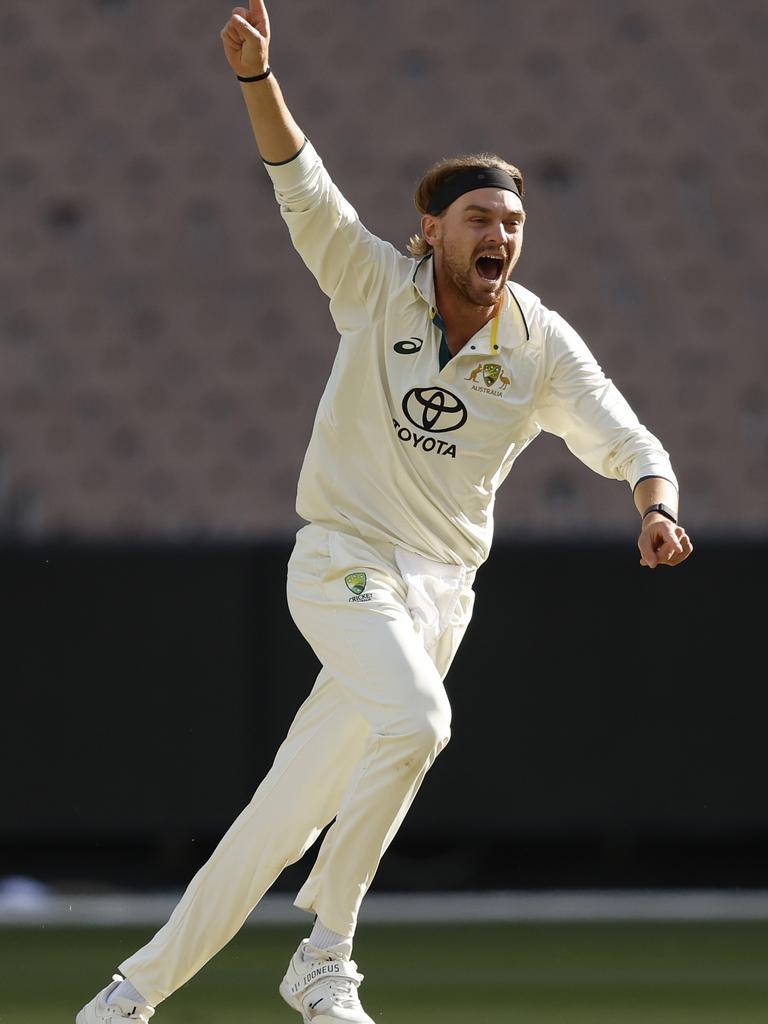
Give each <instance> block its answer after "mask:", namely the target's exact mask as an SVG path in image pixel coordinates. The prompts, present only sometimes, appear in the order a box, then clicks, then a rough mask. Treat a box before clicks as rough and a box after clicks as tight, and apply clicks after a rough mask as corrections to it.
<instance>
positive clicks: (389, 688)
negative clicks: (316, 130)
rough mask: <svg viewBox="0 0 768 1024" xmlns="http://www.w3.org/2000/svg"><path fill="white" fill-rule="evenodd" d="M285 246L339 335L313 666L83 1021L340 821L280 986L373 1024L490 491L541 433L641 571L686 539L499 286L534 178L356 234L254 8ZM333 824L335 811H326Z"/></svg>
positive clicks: (328, 403) (233, 37) (249, 85)
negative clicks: (622, 506) (186, 872)
mask: <svg viewBox="0 0 768 1024" xmlns="http://www.w3.org/2000/svg"><path fill="white" fill-rule="evenodd" d="M221 35H222V39H223V43H224V50H225V53H226V57H227V60H228V61H229V64H230V66H231V68H232V70H233V71H234V72H235V74H236V75H237V77H238V78H239V80H240V82H241V88H242V93H243V97H244V99H245V104H246V107H247V110H248V115H249V117H250V121H251V125H252V128H253V132H254V135H255V138H256V143H257V145H258V148H259V151H260V153H261V156H262V158H263V160H264V163H265V166H266V169H267V171H268V173H269V174H270V176H271V178H272V181H273V183H274V187H275V193H276V196H277V200H278V202H279V204H280V209H281V213H282V215H283V218H284V219H285V221H286V223H287V225H288V228H289V231H290V234H291V239H292V241H293V244H294V245H295V246H296V248H297V250H298V251H299V253H300V254H301V256H302V258H303V260H304V262H305V263H306V264H307V266H308V267H309V269H310V270H311V271H312V273H313V274H314V275H315V277H316V278H317V280H318V283H319V285H320V287H321V288H322V289H323V291H324V292H325V293H326V295H328V297H329V299H330V310H331V314H332V316H333V319H334V322H335V324H336V327H337V328H338V330H339V332H340V334H341V342H340V346H339V351H338V355H337V358H336V361H335V363H334V367H333V371H332V373H331V377H330V380H329V382H328V385H327V387H326V390H325V393H324V395H323V397H322V399H321V402H320V406H319V409H318V412H317V417H316V419H315V424H314V429H313V432H312V438H311V440H310V444H309V448H308V450H307V454H306V458H305V461H304V465H303V467H302V471H301V476H300V480H299V486H298V498H297V511H298V513H299V515H300V516H301V517H302V518H303V519H304V520H305V521H306V522H307V524H308V525H306V526H305V527H303V528H302V529H301V530H300V531H299V533H298V535H297V538H296V545H295V548H294V551H293V554H292V556H291V559H290V563H289V571H288V601H289V607H290V610H291V614H292V615H293V618H294V620H295V621H296V623H297V625H298V627H299V629H300V630H301V632H302V633H303V634H304V636H305V637H306V638H307V640H308V641H309V643H310V644H311V645H312V648H313V650H314V651H315V653H316V654H317V656H318V658H319V659H320V662H321V663H322V670H321V672H320V675H319V676H318V678H317V681H316V682H315V685H314V687H313V689H312V691H311V693H310V695H309V697H308V698H307V700H306V701H305V702H304V704H303V705H302V706H301V708H300V709H299V711H298V713H297V715H296V718H295V719H294V722H293V724H292V725H291V728H290V730H289V732H288V735H287V737H286V739H285V741H284V742H283V744H282V745H281V747H280V749H279V750H278V752H277V755H276V758H275V762H274V764H273V766H272V768H271V769H270V771H269V773H268V774H267V776H266V777H265V779H264V780H263V781H262V783H261V785H260V786H259V788H258V789H257V791H256V793H255V795H254V797H253V800H252V802H251V803H250V804H249V805H248V807H246V808H245V810H244V811H243V812H242V813H241V815H240V816H239V817H238V818H237V820H236V821H235V822H234V824H233V825H232V827H231V828H230V829H229V831H228V832H227V833H226V835H225V836H224V838H223V839H222V840H221V842H220V844H219V846H218V847H217V849H216V850H215V852H214V853H213V855H212V857H211V858H210V860H209V861H208V863H207V864H205V865H204V866H203V867H202V868H201V869H200V871H199V872H198V873H197V875H196V876H195V877H194V879H193V880H192V882H191V883H190V885H189V887H188V889H187V891H186V893H185V894H184V896H183V897H182V899H181V901H180V903H179V905H178V906H177V907H176V909H175V910H174V912H173V914H172V915H171V917H170V919H169V921H168V922H167V924H165V925H164V926H163V927H162V928H161V929H160V931H159V932H158V933H157V934H156V935H155V937H154V938H153V939H152V940H151V941H150V942H149V943H148V944H147V945H146V946H144V947H143V948H142V949H140V950H139V951H138V952H137V953H135V954H134V955H133V956H131V957H129V958H128V959H127V960H126V961H124V963H123V964H122V965H121V967H120V970H121V972H122V975H116V976H115V977H114V979H113V982H112V983H111V984H110V985H107V986H106V988H105V989H104V990H103V991H102V992H100V993H99V994H98V995H97V996H96V997H95V998H94V999H93V1000H92V1001H91V1002H90V1003H89V1004H88V1005H87V1006H85V1007H84V1008H83V1009H82V1010H81V1011H80V1013H79V1014H78V1016H77V1024H97V1022H102V1021H112V1020H114V1019H126V1020H134V1021H147V1020H149V1018H150V1017H151V1016H152V1014H153V1013H154V1008H155V1006H156V1005H157V1004H158V1003H159V1002H161V1001H162V1000H163V999H166V998H167V997H168V996H169V995H171V993H172V992H174V991H175V990H176V989H178V988H179V987H180V986H181V985H183V984H184V983H185V982H186V981H187V980H188V979H189V978H190V977H192V975H193V974H195V972H196V971H198V970H199V968H200V967H202V965H203V964H204V963H206V961H208V960H209V959H210V958H211V957H212V956H213V955H214V954H215V953H216V952H217V951H218V950H219V949H221V948H222V946H223V945H224V944H225V943H227V942H228V941H229V940H230V939H231V938H232V936H233V935H234V934H235V933H236V932H237V931H238V929H239V928H240V927H241V925H242V924H243V922H244V921H245V919H246V917H247V916H248V915H249V914H250V912H251V910H252V909H253V908H254V906H255V905H256V904H257V903H258V901H259V900H260V899H261V897H262V896H263V895H264V893H265V892H266V891H267V890H268V889H269V888H270V886H271V885H272V883H273V882H274V881H275V879H276V878H277V877H278V875H279V874H280V872H281V871H282V869H283V868H284V867H285V866H286V865H287V864H290V863H293V862H294V861H296V860H298V859H299V858H300V857H301V856H302V855H303V854H304V852H305V851H306V850H307V849H308V848H309V846H310V845H311V844H312V843H313V842H314V841H315V840H316V839H317V837H318V836H319V834H320V833H321V831H322V830H323V829H324V828H325V826H326V825H328V824H329V823H330V822H333V825H332V827H331V828H330V829H329V830H328V832H327V833H326V836H325V839H324V841H323V843H322V846H321V848H320V851H319V854H318V857H317V861H316V863H315V866H314V868H313V870H312V872H311V874H310V876H309V878H308V879H307V881H306V883H305V885H304V886H303V888H302V889H301V891H300V893H299V894H298V896H297V898H296V905H297V906H299V907H301V908H303V909H305V910H307V911H309V912H310V913H312V914H314V915H315V921H314V927H313V929H312V932H311V934H310V935H309V937H308V938H306V939H304V940H303V941H302V942H301V944H300V946H299V948H298V950H297V951H296V953H295V954H294V956H293V957H292V959H291V961H290V963H289V965H288V968H287V972H286V974H285V977H284V979H283V981H282V983H281V985H280V993H281V995H282V996H283V998H284V999H285V1000H286V1002H287V1003H288V1004H289V1005H290V1006H291V1007H292V1008H293V1009H295V1010H297V1011H298V1012H299V1013H300V1014H301V1016H302V1019H303V1021H304V1022H305V1024H309V1022H312V1024H339V1022H346V1024H373V1022H372V1020H371V1018H370V1017H369V1016H368V1014H366V1013H365V1011H364V1010H363V1008H362V1006H361V1004H360V1000H359V995H358V987H359V985H360V982H361V981H362V975H361V974H360V973H359V972H358V970H357V966H356V964H355V963H354V961H353V960H352V959H351V952H352V940H353V935H354V932H355V926H356V924H357V917H358V912H359V909H360V905H361V902H362V900H363V897H364V896H365V893H366V892H367V890H368V888H369V886H370V884H371V882H372V880H373V877H374V875H375V873H376V869H377V866H378V864H379V861H380V859H381V857H382V855H383V853H384V851H385V850H386V848H387V846H388V845H389V843H390V842H391V841H392V838H393V837H394V835H395V833H396V832H397V830H398V828H399V826H400V824H401V822H402V821H403V818H404V816H405V814H406V813H407V811H408V809H409V807H410V805H411V802H412V801H413V799H414V796H415V795H416V792H417V791H418V789H419V786H420V785H421V782H422V780H423V778H424V776H425V774H426V772H427V771H428V769H429V767H430V766H431V765H432V763H433V761H434V759H435V758H436V756H437V755H438V753H439V752H440V751H441V750H442V749H443V747H444V746H445V744H446V743H447V741H448V738H449V735H450V714H451V712H450V706H449V703H448V699H447V696H446V692H445V689H444V686H443V679H444V678H445V675H446V673H447V672H448V668H449V666H450V664H451V661H452V659H453V657H454V655H455V653H456V650H457V648H458V645H459V642H460V641H461V638H462V636H463V634H464V631H465V630H466V627H467V624H468V622H469V619H470V615H471V610H472V599H473V593H472V582H473V579H474V575H475V571H476V569H477V567H478V566H479V565H480V564H481V563H482V562H483V561H484V560H485V559H486V558H487V557H488V553H489V549H490V544H491V537H492V531H493V519H492V515H493V503H494V496H495V492H496V489H497V488H498V487H499V485H500V484H501V482H502V481H503V480H504V478H505V477H506V475H507V473H508V472H509V470H510V469H511V467H512V464H513V462H514V461H515V459H516V458H517V456H518V455H519V454H520V452H522V451H523V449H524V448H526V447H527V446H528V445H529V444H530V442H531V441H532V440H533V439H534V438H535V437H536V435H537V434H538V433H539V432H540V431H541V430H542V429H543V430H547V431H550V432H552V433H555V434H557V435H559V436H560V437H562V438H563V439H564V441H565V443H566V444H567V445H568V447H569V449H570V450H571V451H572V452H573V453H574V454H575V455H576V456H577V457H578V458H579V459H581V460H582V461H583V462H585V463H586V464H587V465H588V466H589V467H590V468H591V469H593V470H594V471H595V472H597V473H600V474H602V475H604V476H606V477H613V478H616V479H620V480H625V481H626V482H627V483H628V484H629V485H630V487H631V488H632V490H633V494H634V502H635V505H636V507H637V509H638V511H639V513H640V515H641V528H640V536H639V540H638V547H639V549H640V555H641V559H640V561H641V565H644V566H647V567H649V568H655V567H656V566H659V565H667V566H673V565H677V564H679V563H680V562H682V561H683V560H684V559H685V558H687V557H688V555H689V554H690V553H691V550H692V546H691V543H690V540H689V539H688V537H687V535H686V533H685V531H684V530H683V529H682V527H680V526H679V525H677V487H676V480H675V475H674V473H673V471H672V467H671V465H670V460H669V457H668V456H667V454H666V452H665V451H664V449H663V448H662V446H661V444H660V443H659V441H658V440H657V439H656V438H655V437H654V436H653V435H652V434H650V433H649V432H648V431H647V430H646V429H645V428H644V427H643V426H642V425H641V424H640V423H639V422H638V420H637V417H636V416H635V414H634V413H633V412H632V410H631V409H630V408H629V406H628V405H627V403H626V401H625V400H624V399H623V398H622V396H621V395H620V394H619V392H618V391H617V389H616V388H615V387H614V386H613V384H612V383H611V382H610V381H609V380H608V379H606V377H605V376H604V375H603V373H602V371H601V370H600V367H599V366H598V365H597V363H596V362H595V360H594V358H593V357H592V355H591V354H590V352H589V350H588V349H587V347H586V346H585V344H584V342H583V341H582V340H581V339H580V338H579V336H578V335H577V334H576V333H575V331H573V330H572V328H570V327H569V326H568V324H567V323H566V322H565V321H564V320H563V319H562V318H561V317H560V316H558V315H557V314H556V313H553V312H551V311H550V310H548V309H546V308H545V307H544V306H542V304H541V302H540V301H539V299H538V298H537V297H536V296H535V295H533V294H531V292H529V291H527V290H526V289H525V288H523V287H521V286H520V285H518V284H517V283H516V282H515V283H512V282H511V281H510V275H511V273H512V270H513V268H514V267H515V264H516V263H517V260H518V258H519V256H520V250H521V246H522V240H523V227H524V223H525V212H524V209H523V202H522V199H523V176H522V174H521V173H520V171H519V170H518V169H517V168H516V167H514V166H513V165H512V164H509V163H507V162H506V161H504V160H502V159H501V158H499V157H497V156H494V155H491V154H481V155H479V156H470V157H460V158H457V159H454V160H448V161H443V162H441V163H440V164H438V165H436V166H435V167H434V168H432V170H431V171H429V172H428V173H427V175H426V176H425V177H424V179H423V180H422V182H421V183H420V185H419V187H418V190H417V192H416V206H417V209H418V210H419V212H420V213H421V215H422V216H421V234H420V235H417V236H415V237H414V238H412V239H411V243H410V246H409V250H410V252H411V254H412V255H411V257H410V258H409V257H406V256H403V255H402V254H400V253H399V252H397V251H396V250H395V249H394V248H393V247H392V246H391V245H389V244H388V243H386V242H383V241H381V240H380V239H378V238H376V237H375V236H373V235H372V234H370V232H368V231H366V229H365V228H364V227H363V225H362V224H361V223H360V221H359V219H358V216H357V214H356V212H355V211H354V210H353V209H352V207H351V206H350V205H349V204H348V203H347V202H346V201H345V199H344V198H343V197H342V196H341V195H340V194H339V192H338V190H337V189H336V187H335V186H334V185H333V183H332V181H331V180H330V178H329V176H328V173H327V171H326V170H325V168H324V166H323V164H322V163H321V161H320V158H319V157H318V155H317V153H316V152H315V150H314V149H313V147H312V145H311V144H310V143H309V142H308V141H307V140H306V138H305V136H304V134H303V133H302V131H301V130H300V129H299V127H298V125H297V124H296V122H295V121H294V119H293V118H292V116H291V114H290V112H289V110H288V108H287V107H286V105H285V102H284V100H283V97H282V94H281V91H280V88H279V86H278V84H277V81H276V79H275V76H274V74H273V73H272V71H271V69H270V66H269V42H270V29H269V20H268V17H267V12H266V8H265V6H264V3H263V0H251V6H250V10H245V8H242V7H238V8H235V10H234V12H233V14H232V17H231V18H230V20H229V21H228V23H227V24H226V26H225V27H224V29H223V31H222V33H221ZM334 819H335V820H334Z"/></svg>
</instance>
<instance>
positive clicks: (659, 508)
mask: <svg viewBox="0 0 768 1024" xmlns="http://www.w3.org/2000/svg"><path fill="white" fill-rule="evenodd" d="M651 512H659V513H660V514H661V515H663V516H666V517H667V519H671V520H672V522H673V523H675V525H677V515H676V513H675V510H674V509H673V508H670V507H669V505H665V504H664V502H663V501H657V502H655V503H654V504H653V505H649V506H648V508H647V509H646V510H645V512H643V515H642V517H641V518H642V519H645V517H646V516H649V515H650V514H651Z"/></svg>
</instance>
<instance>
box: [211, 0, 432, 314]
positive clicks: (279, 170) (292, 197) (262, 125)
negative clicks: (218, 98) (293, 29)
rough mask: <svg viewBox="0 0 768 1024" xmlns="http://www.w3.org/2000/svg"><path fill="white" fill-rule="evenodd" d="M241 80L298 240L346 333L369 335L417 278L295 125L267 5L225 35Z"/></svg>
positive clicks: (238, 19)
mask: <svg viewBox="0 0 768 1024" xmlns="http://www.w3.org/2000/svg"><path fill="white" fill-rule="evenodd" d="M221 38H222V41H223V43H224V52H225V53H226V57H227V60H228V62H229V65H230V67H231V68H232V70H233V71H234V72H235V74H236V75H237V76H238V77H239V78H241V79H242V78H246V79H256V80H255V81H248V82H241V88H242V91H243V97H244V99H245V104H246V107H247V109H248V116H249V117H250V120H251V126H252V128H253V134H254V136H255V138H256V145H257V146H258V148H259V152H260V153H261V156H262V159H263V160H264V162H265V165H266V169H267V172H268V173H269V176H270V177H271V179H272V183H273V185H274V187H275V196H276V198H277V201H278V203H279V204H280V212H281V214H282V216H283V220H284V221H285V222H286V224H287V225H288V230H289V231H290V233H291V240H292V242H293V244H294V246H295V248H296V250H297V251H298V253H299V255H300V256H301V258H302V259H303V260H304V262H305V263H306V265H307V267H308V268H309V269H310V270H311V272H312V273H313V274H314V276H315V278H316V279H317V282H318V284H319V285H320V287H321V288H322V290H323V291H324V292H325V294H326V295H327V296H328V298H329V299H330V310H331V315H332V316H333V319H334V322H335V323H336V326H337V328H338V329H339V331H340V332H341V333H345V332H354V331H358V330H363V329H364V328H366V327H367V326H368V325H369V324H370V323H371V322H372V321H373V320H374V319H376V318H377V317H379V316H381V315H382V314H383V312H384V310H385V309H386V305H387V302H388V300H389V296H390V295H391V293H392V291H393V290H394V289H396V288H397V287H398V286H399V285H400V284H401V283H402V282H404V281H406V280H408V279H409V278H410V274H411V269H412V268H411V261H410V260H408V259H406V257H404V256H402V255H401V254H400V253H398V252H397V250H396V249H395V248H394V247H393V246H392V245H390V244H389V243H388V242H384V241H382V240H381V239H380V238H377V237H376V236H375V235H374V234H372V233H371V232H370V231H368V230H367V229H366V228H365V226H364V225H363V224H362V223H361V221H360V219H359V217H358V215H357V212H356V211H355V209H354V207H352V206H351V205H350V203H348V202H347V200H346V199H345V198H344V196H343V195H342V194H341V193H340V192H339V190H338V188H336V186H335V185H334V183H333V182H332V181H331V178H330V176H329V175H328V172H327V171H326V169H325V166H324V165H323V162H322V161H321V159H320V157H319V156H318V154H317V153H316V152H315V150H314V147H313V146H312V144H311V143H310V142H309V141H307V140H306V138H305V136H304V133H303V132H302V130H301V129H300V128H299V126H298V125H297V124H296V122H295V121H294V119H293V117H292V115H291V112H290V111H289V110H288V107H287V106H286V104H285V100H284V99H283V94H282V92H281V91H280V87H279V86H278V84H277V82H276V81H275V76H274V74H272V73H271V72H270V73H267V72H268V70H269V42H270V28H269V18H268V16H267V9H266V7H265V5H264V2H263V0H251V6H250V9H249V10H247V11H246V9H245V8H244V7H236V8H235V9H234V11H233V12H232V17H231V18H230V19H229V21H228V22H227V24H226V25H225V26H224V28H223V29H222V32H221Z"/></svg>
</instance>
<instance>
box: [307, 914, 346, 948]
mask: <svg viewBox="0 0 768 1024" xmlns="http://www.w3.org/2000/svg"><path fill="white" fill-rule="evenodd" d="M340 942H349V943H350V944H351V943H352V936H351V935H340V934H339V933H338V932H333V931H331V929H330V928H326V927H325V925H324V924H323V922H322V921H321V920H320V918H319V917H316V918H315V925H314V928H313V929H312V933H311V934H310V936H309V944H310V946H316V947H317V948H318V949H330V947H331V946H338V944H339V943H340Z"/></svg>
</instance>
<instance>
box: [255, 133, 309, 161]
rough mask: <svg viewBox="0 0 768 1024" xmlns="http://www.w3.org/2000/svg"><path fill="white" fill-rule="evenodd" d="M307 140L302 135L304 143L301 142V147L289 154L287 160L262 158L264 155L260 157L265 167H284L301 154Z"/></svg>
mask: <svg viewBox="0 0 768 1024" xmlns="http://www.w3.org/2000/svg"><path fill="white" fill-rule="evenodd" d="M308 142H309V139H308V138H307V137H306V135H305V136H304V143H303V145H302V147H301V149H300V150H299V151H298V152H297V153H294V154H293V156H289V157H288V159H287V160H277V161H275V160H264V157H262V158H261V159H262V161H263V162H264V163H265V164H266V165H267V167H284V166H285V165H286V164H290V163H292V162H293V161H294V160H295V159H296V157H298V156H301V154H302V153H303V152H304V149H305V148H306V145H307V143H308Z"/></svg>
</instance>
